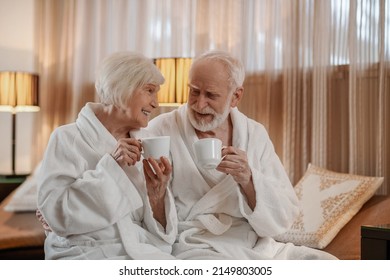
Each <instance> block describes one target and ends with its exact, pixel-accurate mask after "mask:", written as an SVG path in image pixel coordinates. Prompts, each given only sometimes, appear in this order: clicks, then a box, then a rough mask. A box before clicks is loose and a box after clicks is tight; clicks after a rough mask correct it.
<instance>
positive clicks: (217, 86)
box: [188, 62, 233, 131]
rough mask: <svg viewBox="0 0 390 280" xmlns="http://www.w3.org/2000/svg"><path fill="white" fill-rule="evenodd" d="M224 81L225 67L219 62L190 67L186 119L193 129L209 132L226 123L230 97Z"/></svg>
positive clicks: (228, 86) (225, 80)
mask: <svg viewBox="0 0 390 280" xmlns="http://www.w3.org/2000/svg"><path fill="white" fill-rule="evenodd" d="M228 78H229V77H228V74H227V72H226V70H225V67H224V66H223V65H222V64H221V63H219V62H199V63H197V64H196V65H194V66H193V69H192V75H191V76H190V79H189V88H190V91H189V96H188V116H189V119H190V122H191V124H192V125H193V126H194V127H195V129H197V130H200V131H209V130H213V129H215V128H217V127H218V126H220V125H221V124H222V123H223V122H224V121H225V120H226V118H227V116H228V115H229V112H230V107H231V100H232V94H233V92H232V91H231V90H230V84H229V80H228Z"/></svg>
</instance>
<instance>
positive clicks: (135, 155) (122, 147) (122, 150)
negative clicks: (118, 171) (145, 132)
mask: <svg viewBox="0 0 390 280" xmlns="http://www.w3.org/2000/svg"><path fill="white" fill-rule="evenodd" d="M141 150H142V146H141V143H140V142H139V141H138V140H137V139H135V138H121V139H119V140H118V142H117V144H116V147H115V150H114V152H112V153H111V156H112V157H113V158H114V159H115V161H116V162H117V163H118V164H119V165H120V166H121V167H124V166H126V165H127V166H129V165H134V164H135V163H136V162H137V161H139V160H140V159H141Z"/></svg>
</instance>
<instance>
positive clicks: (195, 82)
mask: <svg viewBox="0 0 390 280" xmlns="http://www.w3.org/2000/svg"><path fill="white" fill-rule="evenodd" d="M229 78H230V77H229V75H228V71H227V69H226V66H225V65H223V64H222V63H220V62H218V61H207V60H206V61H199V62H197V63H195V64H194V65H193V66H192V69H191V72H190V75H189V86H190V87H192V88H196V89H207V90H213V91H215V90H218V89H226V88H229V85H230V79H229Z"/></svg>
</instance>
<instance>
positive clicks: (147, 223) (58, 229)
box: [38, 103, 177, 259]
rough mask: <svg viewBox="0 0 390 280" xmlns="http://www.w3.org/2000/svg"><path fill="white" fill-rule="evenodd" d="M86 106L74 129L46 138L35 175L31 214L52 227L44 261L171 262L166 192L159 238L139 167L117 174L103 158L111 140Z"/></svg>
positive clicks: (173, 226) (171, 223)
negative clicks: (34, 204)
mask: <svg viewBox="0 0 390 280" xmlns="http://www.w3.org/2000/svg"><path fill="white" fill-rule="evenodd" d="M99 106H101V105H100V104H94V103H88V104H87V105H86V106H85V107H84V108H83V109H82V110H81V111H80V113H79V116H78V118H77V120H76V122H75V123H72V124H69V125H64V126H62V127H59V128H57V129H56V130H55V131H54V132H53V133H52V135H51V137H50V140H49V144H48V146H47V150H46V152H45V157H44V160H43V162H42V168H41V170H40V174H39V177H38V208H39V209H40V211H41V212H42V214H43V216H44V218H45V219H46V221H47V223H48V224H49V226H50V227H51V229H52V232H48V233H47V238H46V241H45V257H46V259H172V258H173V257H172V255H171V251H172V246H171V245H172V243H173V242H174V241H175V238H176V235H177V216H176V209H175V206H174V200H173V196H172V194H171V192H170V190H168V191H167V196H166V199H165V202H166V216H167V217H168V218H167V227H166V232H165V230H164V229H163V227H162V226H161V225H160V224H159V223H157V222H156V221H155V219H154V218H153V215H152V210H151V207H150V204H149V200H148V199H147V196H146V186H145V180H144V176H143V171H141V170H142V163H140V162H139V163H137V164H136V165H135V166H131V167H127V168H125V169H122V168H121V167H120V166H119V165H118V164H117V163H116V161H115V160H114V159H113V158H112V157H111V156H110V152H112V151H113V150H114V147H115V145H116V143H117V141H116V139H115V138H114V137H113V136H112V135H111V134H110V133H109V132H108V131H107V129H106V128H105V127H104V126H103V125H102V124H101V122H100V121H99V120H98V119H97V118H96V116H95V113H94V110H95V109H96V108H98V107H99Z"/></svg>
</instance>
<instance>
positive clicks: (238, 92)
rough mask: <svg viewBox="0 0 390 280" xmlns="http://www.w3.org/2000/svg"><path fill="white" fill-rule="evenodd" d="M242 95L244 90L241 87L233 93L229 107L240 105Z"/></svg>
mask: <svg viewBox="0 0 390 280" xmlns="http://www.w3.org/2000/svg"><path fill="white" fill-rule="evenodd" d="M243 95H244V88H243V87H238V88H236V90H235V91H234V93H233V95H232V103H231V104H230V107H232V108H234V107H236V106H237V105H238V103H240V100H241V98H242V96H243Z"/></svg>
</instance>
